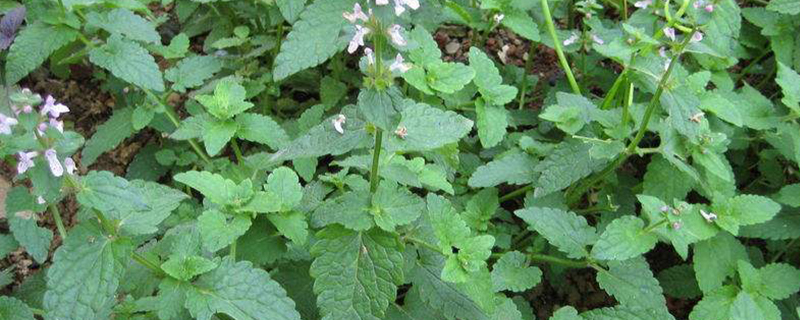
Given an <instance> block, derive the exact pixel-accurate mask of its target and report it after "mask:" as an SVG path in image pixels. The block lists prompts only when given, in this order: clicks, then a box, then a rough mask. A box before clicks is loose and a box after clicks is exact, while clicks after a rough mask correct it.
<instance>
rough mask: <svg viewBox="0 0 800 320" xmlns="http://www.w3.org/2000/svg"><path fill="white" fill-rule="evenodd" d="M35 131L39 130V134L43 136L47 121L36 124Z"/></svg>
mask: <svg viewBox="0 0 800 320" xmlns="http://www.w3.org/2000/svg"><path fill="white" fill-rule="evenodd" d="M36 131H38V132H39V135H42V136H43V135H44V133H45V131H47V123H46V122H42V123H40V124H39V125H37V126H36Z"/></svg>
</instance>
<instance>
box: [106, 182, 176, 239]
mask: <svg viewBox="0 0 800 320" xmlns="http://www.w3.org/2000/svg"><path fill="white" fill-rule="evenodd" d="M128 189H129V190H130V191H132V192H133V193H135V194H136V195H137V196H139V197H141V199H142V200H143V201H144V204H145V206H146V208H145V209H140V208H134V210H126V211H123V210H118V209H117V208H115V209H113V210H108V211H105V214H106V217H107V218H109V219H110V220H112V221H113V222H114V223H115V224H116V225H117V226H118V227H119V229H120V232H121V233H122V234H125V235H141V234H152V233H155V232H157V231H158V226H159V224H161V222H162V221H164V220H165V219H167V217H169V216H170V214H171V213H172V211H174V210H175V209H177V208H178V206H179V205H180V204H181V202H182V201H183V200H185V199H187V198H189V197H188V196H187V195H186V194H184V193H183V192H180V191H178V190H175V189H172V188H170V187H167V186H165V185H162V184H158V183H155V182H146V181H141V180H134V181H131V182H130V183H129V184H128Z"/></svg>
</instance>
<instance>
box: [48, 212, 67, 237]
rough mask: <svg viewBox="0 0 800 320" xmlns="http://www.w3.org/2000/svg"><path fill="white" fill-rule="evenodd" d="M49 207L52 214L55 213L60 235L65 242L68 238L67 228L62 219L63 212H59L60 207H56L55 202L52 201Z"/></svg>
mask: <svg viewBox="0 0 800 320" xmlns="http://www.w3.org/2000/svg"><path fill="white" fill-rule="evenodd" d="M48 208H50V214H52V215H53V220H54V221H55V222H56V228H57V229H58V235H59V236H61V241H62V242H63V241H64V240H66V239H67V229H65V228H64V222H63V221H61V213H60V212H58V207H56V204H55V203H51V204H50V205H49V206H48Z"/></svg>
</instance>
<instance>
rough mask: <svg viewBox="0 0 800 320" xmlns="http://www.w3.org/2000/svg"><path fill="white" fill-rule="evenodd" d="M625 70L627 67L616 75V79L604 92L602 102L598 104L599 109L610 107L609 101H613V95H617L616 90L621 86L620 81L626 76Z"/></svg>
mask: <svg viewBox="0 0 800 320" xmlns="http://www.w3.org/2000/svg"><path fill="white" fill-rule="evenodd" d="M626 70H628V69H625V70H623V71H622V73H620V75H619V76H618V77H617V80H614V84H612V85H611V89H609V90H608V92H607V93H606V97H605V98H603V104H602V105H601V106H600V109H603V110H608V109H611V103H612V102H613V101H614V97H616V96H617V91H619V88H620V87H621V86H622V83H623V82H624V80H625V79H626V78H627V71H626Z"/></svg>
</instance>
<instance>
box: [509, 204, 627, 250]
mask: <svg viewBox="0 0 800 320" xmlns="http://www.w3.org/2000/svg"><path fill="white" fill-rule="evenodd" d="M514 214H515V215H517V216H518V217H520V218H521V219H522V220H525V222H526V223H528V224H529V225H530V226H531V228H532V229H533V230H536V232H537V233H539V234H541V235H542V237H544V238H545V239H547V241H548V242H550V243H551V244H552V245H554V246H556V247H557V248H558V250H560V251H561V252H564V253H566V254H567V257H570V258H574V259H578V258H583V257H587V256H589V251H587V250H586V246H589V245H592V244H594V243H595V242H596V241H597V239H598V237H597V231H595V228H594V227H592V226H590V225H589V224H588V223H587V222H586V219H584V218H583V217H581V216H578V215H576V214H575V213H573V212H571V211H564V210H560V209H554V208H543V207H533V208H527V209H521V210H517V211H514ZM615 221H616V220H615Z"/></svg>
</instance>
